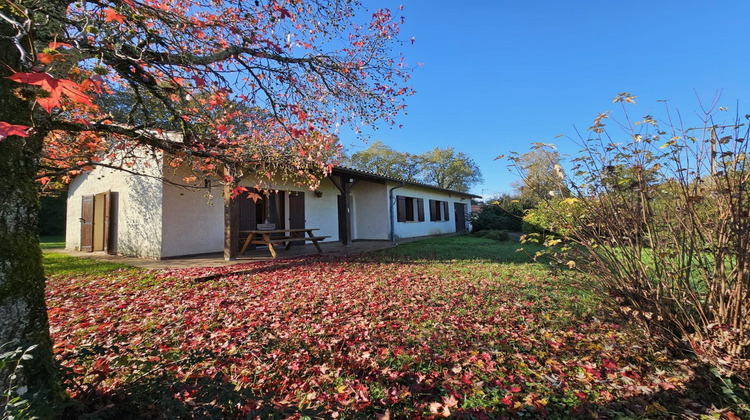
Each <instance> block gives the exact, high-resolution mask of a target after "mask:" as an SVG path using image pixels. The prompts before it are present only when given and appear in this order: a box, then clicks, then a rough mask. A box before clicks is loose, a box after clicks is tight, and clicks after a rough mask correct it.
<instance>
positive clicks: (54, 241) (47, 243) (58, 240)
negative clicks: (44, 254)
mask: <svg viewBox="0 0 750 420" xmlns="http://www.w3.org/2000/svg"><path fill="white" fill-rule="evenodd" d="M39 241H40V244H41V246H42V249H54V248H65V236H62V235H60V236H42V237H40V238H39Z"/></svg>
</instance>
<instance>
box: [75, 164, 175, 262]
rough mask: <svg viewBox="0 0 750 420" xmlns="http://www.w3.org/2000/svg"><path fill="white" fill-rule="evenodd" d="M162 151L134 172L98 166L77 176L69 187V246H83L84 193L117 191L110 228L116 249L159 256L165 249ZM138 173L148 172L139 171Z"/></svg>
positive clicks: (141, 255) (148, 255) (145, 256)
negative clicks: (82, 209) (163, 239)
mask: <svg viewBox="0 0 750 420" xmlns="http://www.w3.org/2000/svg"><path fill="white" fill-rule="evenodd" d="M161 161H162V159H161V155H160V154H154V155H151V156H150V157H149V158H143V159H142V160H141V161H140V162H141V163H140V164H139V165H137V166H134V167H132V168H130V170H131V171H132V172H133V173H130V172H123V171H120V170H115V169H109V168H104V167H101V166H97V167H96V168H94V170H93V171H91V172H87V173H84V174H81V175H78V176H76V177H75V178H73V180H72V181H71V183H70V186H69V189H68V206H67V218H66V229H65V247H66V249H68V250H79V249H80V246H81V220H80V218H81V207H82V206H81V204H82V199H83V197H84V196H89V195H96V194H101V193H105V192H107V191H111V192H112V193H113V200H112V203H110V205H111V206H112V213H113V214H116V215H117V217H116V218H115V219H114V220H112V221H111V222H110V223H112V226H111V229H110V232H111V236H112V237H111V238H110V243H112V244H113V245H114V246H113V248H114V249H113V250H111V252H116V253H118V254H122V255H130V256H136V257H144V258H158V257H160V256H161V253H162V220H163V217H162V195H163V183H162V180H161V174H162V170H161ZM134 173H140V174H145V176H144V175H135V174H134Z"/></svg>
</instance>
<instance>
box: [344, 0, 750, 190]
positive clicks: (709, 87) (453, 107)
mask: <svg viewBox="0 0 750 420" xmlns="http://www.w3.org/2000/svg"><path fill="white" fill-rule="evenodd" d="M363 1H364V3H365V4H366V5H367V6H368V7H371V8H375V7H380V5H381V3H382V4H383V5H384V6H386V7H390V8H392V9H397V8H398V4H399V3H396V2H391V1H390V0H363ZM383 1H385V3H383ZM401 4H403V6H404V11H403V15H404V16H405V19H406V20H405V24H404V25H403V27H402V35H403V39H404V40H408V39H409V38H411V37H412V36H413V37H414V38H415V43H414V44H413V45H410V44H408V42H407V45H405V46H404V47H403V48H402V51H403V52H404V55H405V57H406V60H407V62H408V63H409V64H410V65H416V64H417V63H421V64H422V66H421V67H419V68H418V69H416V70H415V72H414V75H413V77H412V79H411V84H412V86H413V87H414V89H415V90H416V91H417V93H416V95H414V96H413V97H411V98H409V101H408V110H407V115H405V116H401V117H400V118H399V120H398V122H400V123H401V124H403V128H401V129H389V128H381V129H379V130H378V131H376V132H375V133H374V135H373V137H372V140H381V141H383V142H384V143H385V144H386V145H388V146H390V147H392V148H394V149H396V150H400V151H406V152H410V153H415V154H417V153H422V152H424V151H426V150H429V149H432V148H434V147H436V146H438V147H441V148H444V147H448V146H452V147H454V148H455V149H456V150H457V151H461V152H465V153H467V154H469V155H470V156H471V157H472V158H473V159H474V161H475V162H476V163H477V164H478V165H479V167H480V169H481V170H482V173H483V175H484V183H483V184H481V185H476V186H474V187H473V188H472V190H471V192H473V193H475V194H478V195H484V196H491V195H494V194H497V193H502V192H511V191H512V187H511V186H510V184H511V183H512V182H513V181H515V180H517V176H516V175H515V174H514V173H511V172H509V171H508V169H507V167H506V164H507V162H506V161H504V160H503V161H495V160H494V158H495V157H496V156H498V155H503V154H505V155H507V154H508V153H509V152H510V151H517V152H519V153H523V152H526V151H528V150H529V147H530V144H531V143H532V142H543V143H555V144H556V145H557V146H558V149H559V150H560V151H561V152H562V153H564V154H566V153H569V154H573V153H575V152H576V151H577V150H578V149H579V147H577V146H575V144H574V143H573V140H571V139H570V138H566V137H561V138H555V136H557V135H561V134H562V135H565V136H570V137H574V136H575V128H578V129H579V130H580V131H582V132H584V134H585V132H586V128H588V127H589V126H590V125H591V122H592V121H593V119H594V117H596V115H597V114H598V113H600V112H604V111H610V110H614V109H616V107H615V105H614V104H613V103H612V98H613V97H614V96H615V95H616V94H617V93H618V92H630V93H632V94H633V95H636V97H637V99H636V101H637V102H638V108H636V109H637V112H636V113H637V114H639V115H638V117H640V116H641V115H644V114H647V113H649V114H651V113H653V114H656V115H658V113H659V112H660V111H661V110H662V109H663V104H662V103H658V102H657V100H662V99H666V100H668V101H669V104H670V106H671V107H679V109H680V110H681V111H682V112H683V114H685V113H692V112H693V111H695V110H696V109H698V99H697V98H698V97H699V98H700V99H701V100H703V101H704V102H710V101H711V100H712V99H713V98H714V96H715V95H716V94H717V93H719V92H721V101H720V102H721V105H724V106H727V107H728V108H729V109H730V112H734V110H736V109H737V106H736V105H737V103H738V102H739V111H740V113H741V114H742V115H744V114H745V113H750V66H748V63H749V61H750V1H749V0H732V1H721V0H717V1H709V0H705V1H697V0H681V1H673V0H651V1H642V0H590V1H579V0H566V1H560V0H545V1H517V0H516V1H506V0H499V1H489V0H477V1H473V2H464V1H447V0H437V1H436V0H433V1H428V0H403V1H402V2H401ZM696 95H697V96H696ZM574 127H575V128H574ZM341 140H342V143H343V144H344V146H345V147H346V148H347V149H348V152H350V153H351V152H356V151H357V150H361V149H362V148H363V147H366V145H365V144H364V143H362V142H361V141H358V140H356V139H355V138H354V136H352V135H350V134H347V133H342V139H341Z"/></svg>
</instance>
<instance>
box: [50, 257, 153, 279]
mask: <svg viewBox="0 0 750 420" xmlns="http://www.w3.org/2000/svg"><path fill="white" fill-rule="evenodd" d="M43 263H44V272H45V273H46V274H47V275H57V276H66V277H75V276H82V275H87V276H102V275H106V274H108V273H111V272H113V271H118V270H127V271H140V270H139V269H137V268H134V267H131V266H129V265H126V264H118V263H113V262H109V261H100V260H94V259H90V258H78V257H71V256H70V255H65V254H60V253H57V252H45V253H44V259H43Z"/></svg>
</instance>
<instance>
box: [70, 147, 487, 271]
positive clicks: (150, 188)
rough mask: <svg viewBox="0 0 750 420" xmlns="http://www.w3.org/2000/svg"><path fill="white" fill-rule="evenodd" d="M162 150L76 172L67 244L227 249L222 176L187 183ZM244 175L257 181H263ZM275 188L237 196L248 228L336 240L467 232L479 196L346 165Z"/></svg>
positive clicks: (155, 254) (144, 251) (173, 253)
mask: <svg viewBox="0 0 750 420" xmlns="http://www.w3.org/2000/svg"><path fill="white" fill-rule="evenodd" d="M160 153H161V152H149V154H148V157H147V158H144V159H141V160H139V163H138V164H137V165H136V166H135V167H131V168H129V170H128V171H125V172H123V171H120V170H116V169H111V168H107V167H103V166H97V167H96V168H95V169H94V170H92V171H91V172H88V173H84V174H81V175H78V176H76V177H75V178H73V180H72V181H71V183H70V186H69V190H68V206H67V222H66V223H67V225H66V228H67V229H66V232H67V233H66V238H65V242H66V248H67V249H69V250H80V251H103V252H107V253H111V254H119V255H125V256H134V257H142V258H155V259H163V258H170V257H178V256H185V255H196V254H205V253H215V252H221V251H222V250H223V249H224V200H223V196H222V192H223V188H222V186H221V185H218V183H216V185H211V181H210V180H205V181H201V183H200V184H193V185H187V184H185V182H184V181H183V178H184V177H185V176H186V175H189V174H190V173H189V171H188V170H187V169H186V168H183V167H178V168H172V167H171V166H170V165H169V164H168V162H166V161H167V160H168V159H166V160H165V159H164V158H163V157H164V156H163V155H162V154H160ZM240 185H243V186H245V187H247V188H249V189H250V188H252V186H253V185H255V181H254V180H253V179H245V180H243V181H242V182H240ZM272 188H273V191H272V192H271V193H270V194H268V195H267V196H263V197H262V198H261V199H259V200H257V201H253V200H252V199H250V198H249V197H248V196H247V195H246V194H245V195H243V196H240V197H238V198H237V200H238V205H237V212H236V213H237V217H238V219H239V230H240V231H243V230H254V229H257V226H258V225H259V224H263V223H272V224H274V225H275V226H276V227H277V228H289V229H293V228H301V227H307V228H310V227H312V228H317V229H320V230H319V231H316V235H321V236H330V238H329V239H326V240H327V241H341V242H343V243H345V244H348V243H350V242H351V241H352V240H395V239H399V238H409V237H420V236H428V235H438V234H447V233H452V232H463V231H465V230H467V228H468V227H469V226H468V215H469V206H470V205H471V199H472V198H477V196H475V195H472V194H468V193H462V192H457V191H451V190H446V189H442V188H437V187H433V186H429V185H426V184H422V183H417V182H411V181H406V180H401V179H396V178H390V177H385V176H381V175H378V174H374V173H370V172H364V171H360V170H356V169H351V168H345V167H335V168H334V169H333V171H332V173H331V175H330V176H329V177H327V178H325V179H323V180H322V181H321V184H320V187H319V188H318V189H317V190H316V191H310V190H309V189H305V187H297V186H292V185H285V184H283V183H279V184H274V183H272ZM342 197H345V198H342Z"/></svg>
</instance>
